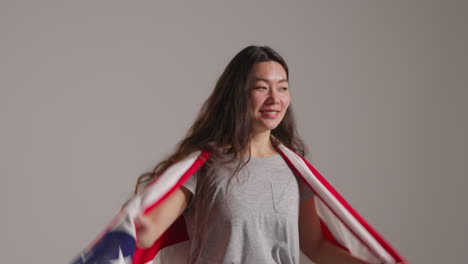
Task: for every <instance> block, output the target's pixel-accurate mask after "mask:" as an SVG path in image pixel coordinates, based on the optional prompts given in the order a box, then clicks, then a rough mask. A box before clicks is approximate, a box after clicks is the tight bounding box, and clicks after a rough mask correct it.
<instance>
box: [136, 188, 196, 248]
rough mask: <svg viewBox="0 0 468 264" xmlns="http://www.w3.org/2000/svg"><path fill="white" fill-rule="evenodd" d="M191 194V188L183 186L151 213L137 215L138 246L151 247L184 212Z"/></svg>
mask: <svg viewBox="0 0 468 264" xmlns="http://www.w3.org/2000/svg"><path fill="white" fill-rule="evenodd" d="M191 196H192V193H191V192H190V191H189V190H187V189H186V188H185V187H181V188H179V189H177V190H175V191H174V193H173V194H171V195H170V196H169V197H167V198H166V200H164V201H163V202H162V203H160V204H159V205H158V206H156V207H155V208H154V209H152V210H151V211H150V212H149V213H147V214H145V215H139V216H138V217H136V218H135V219H134V220H133V221H134V224H135V229H136V244H137V247H139V248H149V247H151V246H152V245H153V244H154V242H156V240H157V239H158V238H159V237H160V236H161V235H162V234H163V233H164V232H165V231H166V229H167V228H169V227H170V226H171V225H172V223H174V221H175V220H176V219H177V218H178V217H179V216H180V215H181V214H182V212H183V211H184V210H185V208H186V207H187V204H188V201H189V200H190V197H191Z"/></svg>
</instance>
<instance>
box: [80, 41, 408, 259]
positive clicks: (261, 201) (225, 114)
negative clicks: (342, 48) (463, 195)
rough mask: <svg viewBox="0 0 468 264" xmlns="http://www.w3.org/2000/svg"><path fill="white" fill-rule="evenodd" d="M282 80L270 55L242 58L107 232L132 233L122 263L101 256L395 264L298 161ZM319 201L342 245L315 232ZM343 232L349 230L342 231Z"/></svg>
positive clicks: (248, 52)
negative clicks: (176, 247) (172, 247)
mask: <svg viewBox="0 0 468 264" xmlns="http://www.w3.org/2000/svg"><path fill="white" fill-rule="evenodd" d="M288 76H289V72H288V66H287V64H286V62H285V61H284V59H283V58H282V57H281V56H280V55H279V54H278V53H277V52H276V51H274V50H273V49H271V48H270V47H266V46H263V47H258V46H249V47H246V48H245V49H243V50H242V51H240V52H239V53H238V54H237V55H236V56H235V57H234V58H233V59H232V60H231V61H230V63H229V64H228V65H227V67H226V69H225V70H224V72H223V73H222V75H221V76H220V78H219V80H218V82H217V83H216V86H215V88H214V90H213V92H212V93H211V95H210V96H209V97H208V99H207V100H206V102H205V103H204V105H203V107H202V109H201V110H200V113H199V114H198V117H197V119H196V120H195V122H194V124H193V125H192V127H191V128H190V130H189V131H188V134H187V136H186V137H185V138H184V139H183V140H182V141H181V142H180V143H179V145H178V148H177V150H176V151H175V153H173V154H172V155H170V156H169V157H168V158H167V159H166V160H164V161H162V162H160V163H159V164H158V165H157V166H156V167H155V168H154V170H153V171H152V172H150V173H147V174H144V175H142V176H141V177H140V178H139V180H138V182H137V186H136V189H135V197H134V198H133V199H132V200H131V201H130V202H129V203H128V204H127V205H126V206H125V207H124V209H123V212H122V214H121V216H120V218H118V219H120V220H119V221H116V222H118V224H117V225H114V226H111V227H110V228H109V229H110V230H118V232H121V230H133V232H134V233H135V234H134V237H135V241H134V242H133V244H132V243H130V245H131V246H133V247H130V248H131V250H128V252H126V253H122V248H123V245H122V244H118V246H114V247H113V248H115V249H116V252H117V249H118V253H119V254H117V253H113V254H111V253H109V254H100V255H103V256H104V255H105V256H113V258H110V257H109V259H113V260H114V259H117V257H118V259H123V258H124V257H128V256H130V255H131V256H133V263H137V264H140V263H150V262H152V261H153V259H154V257H155V255H156V253H157V252H158V251H159V250H160V249H162V248H164V247H167V246H169V245H173V244H178V245H185V246H186V248H185V251H183V250H182V251H181V250H179V251H177V252H178V253H167V252H170V251H168V250H164V252H166V253H165V254H166V257H167V256H169V257H168V258H169V259H170V260H169V261H168V263H171V264H173V263H198V264H201V263H282V264H287V263H290V264H292V263H299V255H300V251H302V252H303V253H304V254H305V255H306V256H307V257H308V258H309V259H311V260H313V261H316V262H319V263H360V264H362V263H395V262H396V261H397V260H400V259H401V258H400V257H399V256H398V254H396V252H393V251H392V250H389V249H391V248H390V247H389V246H388V245H387V244H386V243H385V242H384V240H383V239H382V238H380V237H379V236H378V235H376V233H375V231H373V230H372V229H371V228H369V227H368V225H367V224H366V223H365V222H363V220H362V219H361V218H360V217H359V216H358V215H357V213H355V212H354V211H353V210H352V208H350V207H349V205H347V204H346V203H345V202H344V200H343V199H342V198H341V197H340V196H339V195H338V194H337V193H336V191H334V190H333V188H332V187H330V186H329V184H328V183H326V181H325V180H324V179H323V178H322V177H321V176H320V175H319V174H318V172H316V171H315V169H313V167H312V166H310V164H308V163H307V162H306V161H305V160H304V159H303V158H302V157H301V155H302V156H303V155H304V154H305V150H304V149H305V147H304V144H303V143H302V140H301V139H300V138H299V136H298V135H297V131H296V124H295V122H294V118H293V112H292V107H291V97H290V94H289V87H288V80H289V79H288ZM200 153H201V154H200ZM208 157H209V158H208ZM316 191H318V192H316ZM322 200H323V201H326V202H327V206H328V207H329V208H334V209H333V210H334V211H333V213H329V214H328V215H329V216H330V217H335V218H336V216H333V215H337V216H339V217H342V218H343V219H345V220H341V221H348V223H345V224H343V223H341V222H340V223H341V224H340V223H338V224H333V225H331V226H330V228H333V230H332V231H333V232H334V231H335V230H338V232H339V233H340V232H341V233H345V235H348V237H347V238H346V239H340V241H339V242H341V243H342V244H340V243H339V242H338V241H337V240H336V239H334V237H333V235H336V233H335V234H333V235H331V233H330V230H328V228H324V226H325V225H324V224H323V223H321V217H323V218H324V219H325V218H326V211H325V213H323V210H327V209H326V207H325V206H321V207H320V210H321V211H322V216H319V214H318V210H319V207H316V202H318V201H322ZM318 204H319V205H322V204H323V203H318ZM347 207H349V208H347ZM328 210H329V209H328ZM338 222H339V221H338ZM122 226H125V227H122ZM347 226H351V227H352V228H354V229H351V230H350V231H346V232H345V231H343V230H347ZM324 231H325V232H324ZM339 233H338V235H339ZM326 238H327V239H326ZM181 241H186V243H185V244H182V243H180V242H181ZM331 241H333V242H331ZM345 242H346V243H345ZM135 244H136V246H137V248H136V249H135ZM356 245H359V246H358V247H356ZM345 246H352V248H350V249H346V250H345V249H344V248H345ZM96 248H99V250H102V248H107V245H100V244H99V243H98V246H96ZM99 252H100V251H99ZM129 252H130V253H129ZM180 252H185V253H180ZM352 253H353V254H352ZM354 253H356V254H358V255H359V256H360V257H359V258H358V257H357V256H356V254H354ZM82 258H85V259H87V260H86V261H82V262H80V261H77V262H75V263H88V262H89V263H101V261H100V260H101V258H100V256H97V257H94V256H93V254H92V253H90V254H88V255H85V256H84V257H82ZM162 258H163V257H161V259H162ZM174 258H179V260H177V261H176V260H174ZM102 259H105V257H102ZM161 259H160V260H161ZM362 259H365V261H364V260H362ZM87 261H88V262H87ZM92 261H94V262H92ZM114 261H115V260H114ZM106 263H107V262H106Z"/></svg>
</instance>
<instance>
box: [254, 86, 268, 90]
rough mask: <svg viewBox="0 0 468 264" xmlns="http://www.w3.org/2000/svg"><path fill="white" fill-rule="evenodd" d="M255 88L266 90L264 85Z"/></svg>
mask: <svg viewBox="0 0 468 264" xmlns="http://www.w3.org/2000/svg"><path fill="white" fill-rule="evenodd" d="M255 89H256V90H266V89H267V88H266V87H265V86H257V87H255Z"/></svg>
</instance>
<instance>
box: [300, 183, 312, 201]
mask: <svg viewBox="0 0 468 264" xmlns="http://www.w3.org/2000/svg"><path fill="white" fill-rule="evenodd" d="M299 194H300V196H301V202H302V201H305V200H308V199H310V198H312V197H314V196H315V193H314V191H312V189H311V188H309V186H307V184H306V183H305V182H303V181H302V180H301V181H300V183H299Z"/></svg>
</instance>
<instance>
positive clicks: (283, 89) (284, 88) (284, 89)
mask: <svg viewBox="0 0 468 264" xmlns="http://www.w3.org/2000/svg"><path fill="white" fill-rule="evenodd" d="M280 89H281V91H287V90H288V87H281V88H280Z"/></svg>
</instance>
